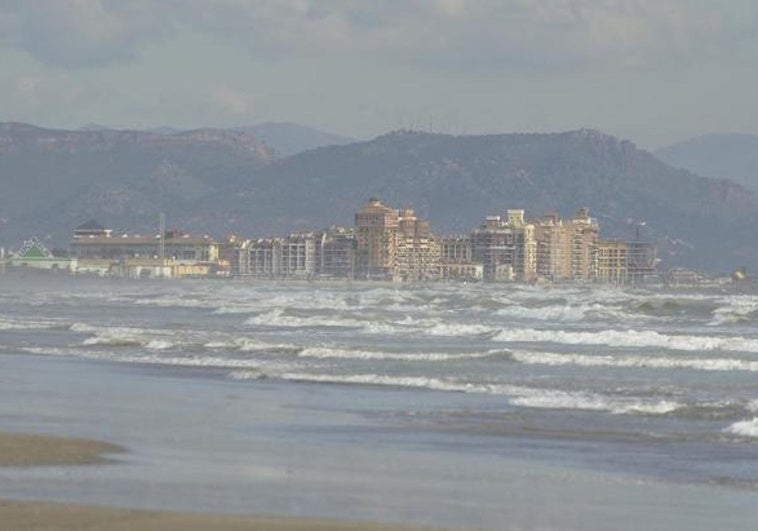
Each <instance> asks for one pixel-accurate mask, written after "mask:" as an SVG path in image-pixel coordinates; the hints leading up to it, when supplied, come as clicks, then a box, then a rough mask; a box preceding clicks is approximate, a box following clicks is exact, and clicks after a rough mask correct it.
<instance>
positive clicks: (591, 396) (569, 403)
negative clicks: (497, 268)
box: [229, 370, 684, 415]
mask: <svg viewBox="0 0 758 531" xmlns="http://www.w3.org/2000/svg"><path fill="white" fill-rule="evenodd" d="M229 377H230V378H232V379H235V380H251V379H252V380H257V379H260V378H262V377H266V378H275V379H279V380H290V381H297V382H314V383H330V384H353V385H374V386H391V387H411V388H422V389H430V390H434V391H452V392H459V393H482V394H493V395H504V396H507V397H509V401H510V403H511V404H512V405H515V406H521V407H529V408H541V409H577V410H591V411H605V412H609V413H614V414H634V413H637V414H647V415H665V414H668V413H671V412H673V411H676V410H677V409H679V408H682V407H684V405H683V404H681V403H679V402H673V401H656V400H642V399H636V398H626V397H624V398H611V397H606V396H602V395H598V394H595V393H587V392H568V391H559V390H550V389H536V388H529V387H521V386H515V385H508V384H491V383H490V384H488V383H470V382H465V381H460V380H455V379H445V378H431V377H424V376H389V375H381V374H349V375H336V374H312V373H303V372H299V373H292V372H273V373H271V372H269V373H267V372H261V371H260V370H256V371H253V372H248V371H235V372H232V373H231V374H230V375H229Z"/></svg>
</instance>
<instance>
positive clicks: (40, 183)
mask: <svg viewBox="0 0 758 531" xmlns="http://www.w3.org/2000/svg"><path fill="white" fill-rule="evenodd" d="M0 160H2V165H0V180H2V182H3V183H5V187H4V192H5V193H4V194H2V196H0V211H2V213H3V214H2V220H0V242H2V243H1V244H3V245H6V246H15V245H17V244H18V242H19V240H20V239H21V238H23V237H25V236H29V235H31V234H35V233H37V234H41V235H43V236H49V239H50V242H51V244H52V245H58V246H65V245H66V243H67V241H68V238H69V237H70V234H71V231H72V230H73V228H74V227H75V226H76V225H78V224H79V223H81V222H83V221H86V220H87V219H89V218H92V217H94V218H96V219H97V220H98V221H100V223H103V224H107V225H109V226H111V227H112V228H115V229H121V230H125V231H131V232H143V233H151V232H155V230H156V225H157V216H158V213H159V212H160V211H165V212H166V213H167V214H168V218H169V226H172V227H178V228H183V229H185V230H189V231H194V232H198V231H199V232H208V233H211V234H213V235H215V236H217V237H220V236H223V235H225V234H228V233H230V232H235V233H238V234H241V235H243V236H262V235H276V234H285V233H287V232H289V231H294V230H308V229H321V228H324V227H327V226H329V225H332V224H343V225H351V224H352V222H353V213H354V212H355V211H356V210H357V209H358V208H360V207H361V206H362V205H363V204H364V202H365V201H366V199H367V198H368V197H369V196H377V197H381V198H383V199H384V200H385V201H387V202H388V203H390V204H393V205H395V206H397V207H401V206H412V207H415V208H416V210H417V212H418V213H419V214H420V215H422V216H424V217H428V218H429V219H430V220H431V221H432V224H433V229H434V230H435V231H436V232H437V233H448V232H458V233H465V232H468V231H469V230H471V229H472V228H473V227H474V226H476V225H478V224H479V223H481V222H482V220H483V218H484V216H486V215H490V214H502V213H503V212H504V211H505V209H507V208H526V209H527V215H528V216H530V217H537V216H541V215H543V214H546V213H549V212H555V211H557V212H559V213H560V214H562V215H564V216H569V215H571V214H573V212H574V210H576V209H577V208H579V207H582V206H588V207H590V208H591V209H592V212H593V215H595V216H597V217H598V218H599V220H600V222H601V227H602V230H603V235H604V236H606V237H613V236H615V237H621V238H625V239H629V238H632V237H633V236H634V234H635V232H636V231H637V230H641V231H642V235H643V236H644V237H646V238H650V239H653V240H654V241H656V242H657V243H658V244H659V245H660V248H661V256H662V257H663V258H664V260H665V261H666V262H667V263H669V264H686V265H692V266H697V267H704V268H710V269H723V270H728V269H731V268H733V267H736V266H737V265H742V264H743V263H750V262H751V261H752V260H756V259H758V256H756V253H757V251H756V249H755V246H754V245H753V226H754V223H755V221H756V219H758V198H757V197H756V196H755V195H753V194H752V193H751V192H748V191H747V190H745V189H744V188H743V187H742V186H740V185H739V184H737V183H735V182H731V181H727V180H717V179H708V178H704V177H698V176H696V175H693V174H692V173H689V172H687V171H684V170H677V169H674V168H671V167H670V166H667V165H666V164H664V163H663V162H661V161H659V160H657V159H656V158H655V157H653V156H652V155H651V154H649V153H647V152H645V151H642V150H639V149H637V148H636V147H635V146H634V144H632V143H631V142H627V141H621V140H618V139H616V138H614V137H611V136H609V135H605V134H602V133H600V132H597V131H593V130H579V131H571V132H566V133H553V134H504V135H472V136H452V135H441V134H429V133H420V132H396V133H391V134H387V135H383V136H381V137H378V138H376V139H374V140H371V141H367V142H358V143H353V144H349V145H343V146H332V147H322V148H318V149H314V150H310V151H307V152H304V153H300V154H297V155H294V156H290V157H279V158H278V157H276V156H275V154H274V153H273V151H272V150H271V149H270V148H269V147H268V146H267V145H266V144H264V143H263V142H261V141H260V140H259V139H258V138H256V137H255V136H253V135H250V134H247V133H243V132H239V131H231V130H220V129H198V130H194V131H187V132H180V133H174V134H158V133H154V132H148V131H112V130H104V131H103V130H99V131H60V130H49V129H42V128H37V127H34V126H29V125H24V124H12V123H11V124H3V125H1V126H0ZM724 234H729V235H730V237H729V238H724V237H723V236H724Z"/></svg>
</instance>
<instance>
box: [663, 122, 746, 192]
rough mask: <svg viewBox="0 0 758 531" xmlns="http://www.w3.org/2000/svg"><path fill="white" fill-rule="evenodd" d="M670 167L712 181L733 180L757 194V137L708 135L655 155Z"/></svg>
mask: <svg viewBox="0 0 758 531" xmlns="http://www.w3.org/2000/svg"><path fill="white" fill-rule="evenodd" d="M655 156H656V157H658V158H660V159H661V160H663V161H664V162H666V163H667V164H670V165H671V166H674V167H678V168H684V169H687V170H689V171H691V172H693V173H697V174H700V175H704V176H706V177H713V178H728V179H733V180H736V181H737V182H740V183H742V184H744V185H745V186H747V187H748V188H750V189H751V190H754V191H758V170H756V168H758V136H756V135H749V134H744V133H710V134H706V135H701V136H698V137H694V138H690V139H687V140H684V141H682V142H677V143H675V144H672V145H670V146H667V147H664V148H661V149H658V150H656V151H655Z"/></svg>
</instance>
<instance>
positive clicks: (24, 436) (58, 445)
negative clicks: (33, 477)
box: [0, 431, 124, 467]
mask: <svg viewBox="0 0 758 531" xmlns="http://www.w3.org/2000/svg"><path fill="white" fill-rule="evenodd" d="M123 452H124V449H123V448H122V447H120V446H118V445H115V444H111V443H108V442H103V441H96V440H93V439H80V438H71V437H55V436H50V435H35V434H28V433H9V432H5V431H0V466H2V467H33V466H67V465H95V464H103V463H109V462H111V459H110V458H109V457H107V455H109V454H120V453H123Z"/></svg>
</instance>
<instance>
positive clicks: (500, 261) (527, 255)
mask: <svg viewBox="0 0 758 531" xmlns="http://www.w3.org/2000/svg"><path fill="white" fill-rule="evenodd" d="M535 236H536V235H535V226H534V225H533V224H531V223H527V222H526V221H525V220H524V211H523V210H521V209H512V210H508V211H507V212H506V217H505V219H503V218H501V217H500V216H488V217H487V218H486V221H485V223H484V225H482V226H480V227H479V228H478V229H475V230H474V231H473V232H472V233H471V246H472V257H473V260H474V261H475V262H480V263H482V265H483V276H484V280H485V281H486V282H509V281H520V282H532V281H534V280H536V278H537V240H536V237H535Z"/></svg>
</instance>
